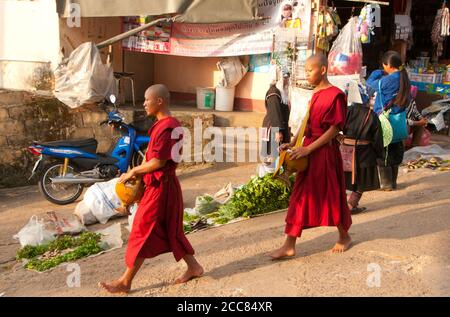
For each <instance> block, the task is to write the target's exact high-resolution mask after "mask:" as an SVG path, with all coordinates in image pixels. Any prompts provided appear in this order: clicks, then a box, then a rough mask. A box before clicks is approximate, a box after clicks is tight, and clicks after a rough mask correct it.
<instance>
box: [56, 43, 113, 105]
mask: <svg viewBox="0 0 450 317" xmlns="http://www.w3.org/2000/svg"><path fill="white" fill-rule="evenodd" d="M111 94H115V95H117V87H116V81H115V79H114V73H113V69H112V66H111V65H110V64H109V63H107V64H103V62H102V60H101V57H100V53H99V51H98V49H97V47H96V46H95V44H94V43H92V42H88V43H83V44H81V45H80V46H78V47H77V48H76V49H75V50H74V51H73V52H72V53H71V54H70V56H69V57H68V58H67V59H65V60H64V61H63V62H62V63H61V64H60V65H59V66H58V68H57V69H56V70H55V96H56V98H58V100H60V101H61V102H63V103H64V104H66V105H67V106H69V107H70V108H78V107H80V106H82V105H84V104H90V103H95V102H100V101H102V100H103V99H104V98H105V97H107V96H110V95H111Z"/></svg>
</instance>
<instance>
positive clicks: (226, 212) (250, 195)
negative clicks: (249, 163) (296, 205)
mask: <svg viewBox="0 0 450 317" xmlns="http://www.w3.org/2000/svg"><path fill="white" fill-rule="evenodd" d="M291 180H292V178H291ZM290 195H291V191H290V189H289V188H287V187H286V186H285V184H284V183H283V182H282V181H280V180H277V179H274V178H273V177H272V174H267V175H265V176H264V177H262V178H261V177H254V178H252V179H251V180H250V182H249V183H247V184H246V185H245V186H243V187H242V188H240V189H239V190H237V191H236V192H235V194H234V195H233V197H232V198H231V199H230V200H229V201H228V202H227V203H226V204H225V205H223V206H221V207H220V208H219V211H218V212H219V214H220V216H221V218H222V221H225V220H226V219H227V220H228V221H229V220H231V219H234V218H238V217H250V216H254V215H258V214H263V213H267V212H271V211H275V210H279V209H284V208H287V206H288V204H289V198H290ZM216 223H217V221H216Z"/></svg>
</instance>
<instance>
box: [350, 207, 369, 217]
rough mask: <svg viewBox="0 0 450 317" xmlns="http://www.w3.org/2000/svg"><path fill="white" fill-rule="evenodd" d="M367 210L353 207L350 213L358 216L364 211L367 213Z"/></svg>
mask: <svg viewBox="0 0 450 317" xmlns="http://www.w3.org/2000/svg"><path fill="white" fill-rule="evenodd" d="M366 210H367V208H366V207H353V208H352V209H350V213H351V214H352V215H356V214H359V213H361V212H363V211H366Z"/></svg>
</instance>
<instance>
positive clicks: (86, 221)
mask: <svg viewBox="0 0 450 317" xmlns="http://www.w3.org/2000/svg"><path fill="white" fill-rule="evenodd" d="M73 214H74V215H76V216H77V217H78V218H79V219H80V221H81V223H82V224H83V225H85V226H87V225H91V224H94V223H96V222H97V218H95V216H94V214H93V213H92V211H91V210H90V209H89V207H88V206H87V205H86V203H85V202H84V200H82V201H80V202H79V203H78V204H77V206H76V207H75V212H74V213H73Z"/></svg>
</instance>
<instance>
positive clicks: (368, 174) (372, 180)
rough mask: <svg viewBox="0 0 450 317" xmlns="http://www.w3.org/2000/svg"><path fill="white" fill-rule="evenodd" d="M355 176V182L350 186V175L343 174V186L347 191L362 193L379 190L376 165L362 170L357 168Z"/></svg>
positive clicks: (347, 173) (348, 173)
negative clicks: (344, 185)
mask: <svg viewBox="0 0 450 317" xmlns="http://www.w3.org/2000/svg"><path fill="white" fill-rule="evenodd" d="M355 176H356V180H355V181H356V182H355V184H354V185H352V173H351V172H345V184H346V187H347V190H350V191H354V192H356V191H358V192H361V193H362V192H368V191H371V190H377V189H380V180H379V178H378V170H377V166H376V165H375V166H372V167H363V168H361V167H357V168H356V175H355Z"/></svg>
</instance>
